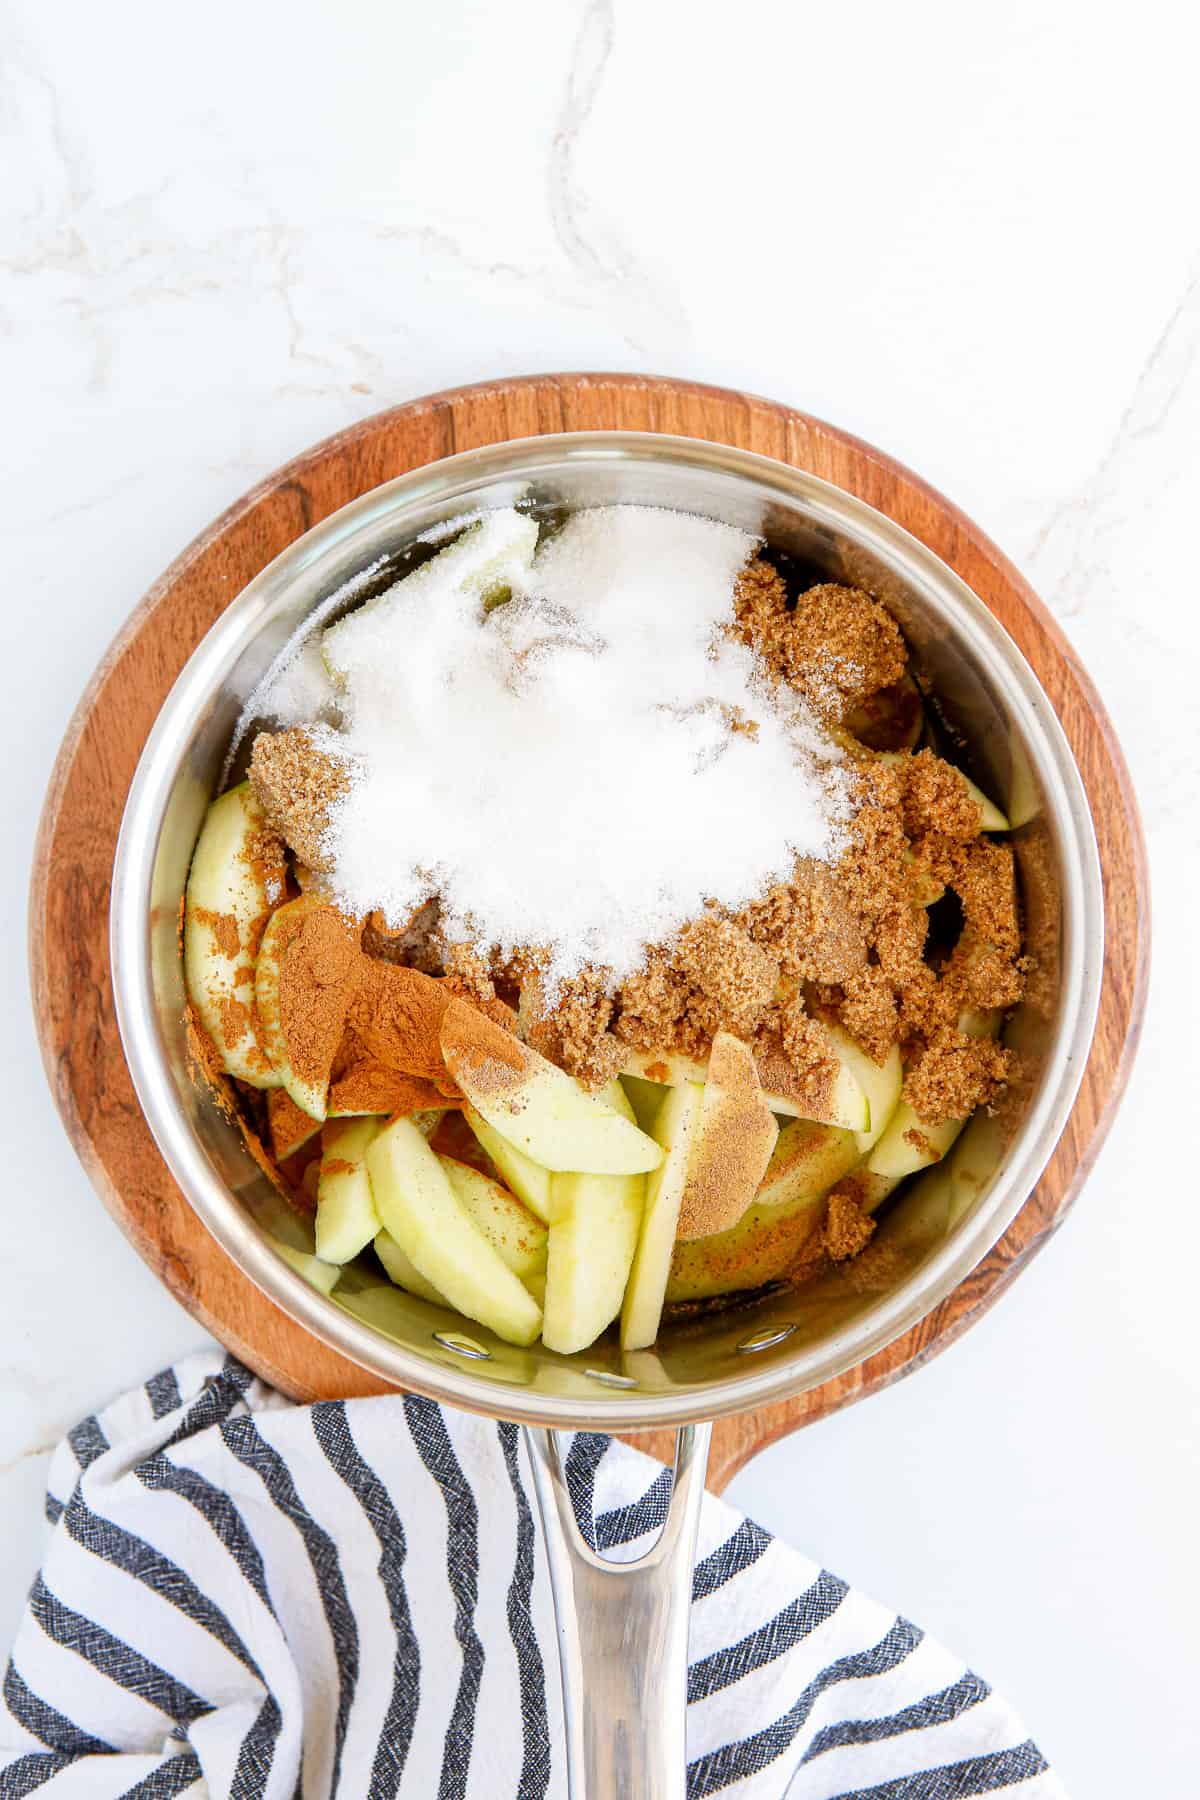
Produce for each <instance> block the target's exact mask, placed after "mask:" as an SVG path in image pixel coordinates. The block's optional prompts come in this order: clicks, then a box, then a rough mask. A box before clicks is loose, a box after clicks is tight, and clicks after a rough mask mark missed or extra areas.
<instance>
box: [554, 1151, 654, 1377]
mask: <svg viewBox="0 0 1200 1800" xmlns="http://www.w3.org/2000/svg"><path fill="white" fill-rule="evenodd" d="M646 1180H647V1178H646V1176H644V1175H556V1176H555V1177H554V1224H552V1225H551V1227H550V1244H549V1257H548V1260H547V1264H546V1298H545V1318H544V1319H543V1321H542V1342H543V1343H544V1344H545V1346H546V1348H547V1349H548V1350H558V1351H561V1352H562V1354H563V1355H564V1356H569V1355H570V1354H571V1353H572V1351H575V1350H586V1348H587V1346H588V1345H589V1344H594V1343H595V1341H596V1339H597V1338H598V1337H599V1336H600V1333H601V1332H602V1331H604V1330H605V1329H606V1327H607V1326H609V1325H611V1324H612V1322H613V1320H614V1319H615V1318H616V1316H617V1314H618V1313H619V1312H620V1310H621V1302H622V1300H623V1299H624V1296H625V1284H626V1282H627V1281H628V1279H629V1271H630V1269H631V1267H632V1265H633V1253H634V1251H635V1250H636V1248H637V1241H638V1230H639V1227H640V1225H641V1222H642V1211H643V1207H644V1204H645V1198H646Z"/></svg>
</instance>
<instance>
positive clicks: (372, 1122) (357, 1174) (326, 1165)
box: [316, 1119, 379, 1263]
mask: <svg viewBox="0 0 1200 1800" xmlns="http://www.w3.org/2000/svg"><path fill="white" fill-rule="evenodd" d="M322 1131H323V1136H322V1139H321V1168H320V1173H319V1174H318V1176H317V1220H316V1233H317V1255H318V1256H319V1257H321V1259H322V1260H323V1261H324V1262H328V1263H348V1262H349V1261H350V1260H351V1258H352V1257H355V1256H357V1255H358V1253H359V1251H360V1250H365V1249H366V1247H367V1245H368V1244H369V1243H370V1242H371V1241H372V1239H373V1238H374V1237H375V1235H376V1233H377V1232H378V1230H379V1214H378V1213H377V1212H376V1210H375V1201H374V1199H373V1198H372V1195H371V1179H370V1176H369V1175H368V1174H367V1162H366V1156H367V1150H368V1148H369V1146H370V1145H371V1144H372V1143H373V1142H374V1140H375V1138H376V1137H378V1135H379V1120H378V1119H354V1120H351V1121H348V1122H346V1123H345V1124H343V1123H341V1122H340V1121H338V1122H336V1123H334V1122H331V1123H329V1124H327V1125H325V1126H323V1127H322Z"/></svg>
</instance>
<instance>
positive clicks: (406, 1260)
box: [375, 1231, 450, 1306]
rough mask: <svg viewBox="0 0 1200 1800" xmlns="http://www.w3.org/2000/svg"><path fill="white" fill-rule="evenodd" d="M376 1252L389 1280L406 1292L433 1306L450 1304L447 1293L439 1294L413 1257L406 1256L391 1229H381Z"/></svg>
mask: <svg viewBox="0 0 1200 1800" xmlns="http://www.w3.org/2000/svg"><path fill="white" fill-rule="evenodd" d="M375 1254H376V1256H377V1257H378V1258H379V1260H380V1262H381V1263H382V1264H383V1267H384V1270H385V1272H386V1274H387V1277H388V1280H389V1281H394V1282H395V1284H396V1286H397V1287H402V1288H403V1289H404V1290H405V1292H406V1293H409V1294H415V1295H416V1297H417V1299H418V1300H428V1301H429V1303H430V1305H431V1306H449V1304H450V1302H449V1301H448V1300H447V1298H446V1296H445V1294H439V1293H438V1291H437V1289H436V1288H435V1287H434V1285H433V1283H432V1282H431V1281H426V1279H425V1277H424V1276H423V1275H422V1273H421V1271H420V1270H419V1269H418V1268H417V1266H416V1264H415V1263H414V1262H413V1260H412V1258H411V1257H409V1256H406V1255H405V1254H404V1252H403V1250H402V1249H401V1248H400V1246H399V1244H398V1243H397V1242H396V1240H395V1238H394V1237H393V1236H392V1234H391V1232H390V1231H381V1232H379V1234H378V1235H377V1237H376V1239H375Z"/></svg>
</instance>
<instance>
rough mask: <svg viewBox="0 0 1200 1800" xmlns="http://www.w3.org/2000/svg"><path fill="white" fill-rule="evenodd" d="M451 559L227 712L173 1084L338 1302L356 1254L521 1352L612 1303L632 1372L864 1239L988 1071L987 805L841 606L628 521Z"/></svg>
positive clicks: (1001, 1058)
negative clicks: (289, 1208) (232, 1110)
mask: <svg viewBox="0 0 1200 1800" xmlns="http://www.w3.org/2000/svg"><path fill="white" fill-rule="evenodd" d="M445 536H446V538H447V539H448V541H447V542H446V543H445V545H444V547H439V548H438V549H437V551H436V554H433V555H432V556H431V558H430V560H429V561H427V562H425V563H423V564H422V565H421V566H420V567H418V568H417V569H416V570H415V572H413V573H411V574H409V575H408V576H406V577H405V578H404V579H403V580H401V581H399V582H397V583H396V584H395V585H394V586H393V587H391V588H390V589H388V590H386V591H385V592H383V593H380V594H378V595H376V596H375V597H373V598H371V599H368V600H366V601H362V602H360V603H359V604H358V605H357V606H356V607H355V608H354V609H353V610H350V611H348V612H346V613H345V616H343V617H340V618H337V619H336V621H335V622H334V623H332V624H330V623H328V620H329V618H330V617H331V616H332V614H333V613H334V612H335V611H336V607H335V606H334V605H332V604H330V603H327V604H325V605H323V606H322V607H321V608H318V609H317V613H316V614H315V615H314V621H315V623H310V625H309V626H308V627H307V628H306V629H305V630H304V631H302V632H301V633H300V634H298V636H297V638H296V640H295V641H294V643H293V644H292V646H290V647H289V649H288V650H287V651H286V652H285V653H284V655H283V656H282V657H281V658H280V659H278V661H277V664H276V666H275V670H274V671H273V673H272V674H271V675H270V676H269V677H268V680H267V682H266V683H265V685H264V687H263V689H262V690H260V692H259V693H258V694H257V695H256V696H255V699H254V702H253V711H254V717H249V716H248V718H247V720H245V721H244V722H243V726H242V727H240V728H239V736H240V735H241V734H242V733H243V732H246V733H247V734H249V735H250V736H251V738H252V742H251V753H250V758H249V780H248V782H247V783H243V784H242V785H241V786H239V787H235V788H233V789H231V790H230V792H229V793H228V794H226V795H224V796H223V797H222V798H221V799H220V800H218V801H216V802H215V803H214V805H213V807H212V809H211V811H210V814H209V818H208V820H207V821H206V824H205V827H204V830H203V832H202V834H201V838H200V841H199V843H198V845H197V849H196V853H195V857H194V861H193V867H192V873H191V876H190V879H189V886H188V894H187V902H186V906H185V917H184V952H185V960H186V975H187V982H188V989H189V995H190V1000H191V1004H192V1009H193V1017H192V1025H193V1029H194V1031H195V1032H197V1033H198V1034H199V1035H200V1037H201V1038H202V1039H203V1040H204V1043H205V1053H204V1055H203V1056H202V1057H201V1058H200V1061H201V1063H202V1066H203V1067H204V1068H205V1069H206V1070H207V1071H209V1073H210V1074H211V1072H212V1071H213V1070H214V1069H220V1070H221V1071H223V1075H222V1079H223V1081H224V1082H225V1085H226V1098H228V1097H229V1096H232V1097H233V1099H234V1102H235V1104H236V1105H237V1106H238V1108H239V1110H240V1113H241V1116H242V1117H243V1119H244V1121H245V1124H246V1129H247V1135H248V1139H249V1140H250V1141H251V1142H252V1147H253V1148H254V1149H255V1153H256V1154H258V1155H259V1156H260V1158H261V1159H262V1160H263V1161H264V1164H265V1166H267V1167H268V1168H270V1169H271V1170H272V1172H273V1174H274V1176H275V1178H276V1179H277V1180H278V1182H279V1183H280V1185H281V1186H282V1187H283V1189H284V1191H285V1192H286V1193H287V1194H288V1195H289V1196H290V1197H291V1198H292V1199H293V1200H294V1201H295V1203H296V1204H297V1206H298V1207H299V1208H300V1209H301V1210H302V1211H306V1212H310V1213H311V1212H312V1211H313V1210H314V1209H315V1213H316V1221H315V1229H316V1244H317V1258H316V1259H315V1261H314V1259H313V1258H311V1257H310V1258H309V1262H310V1263H313V1264H314V1268H313V1278H314V1279H317V1278H318V1276H319V1284H320V1285H321V1286H322V1288H323V1290H324V1291H330V1290H331V1289H332V1291H333V1292H334V1294H335V1297H337V1296H338V1294H339V1293H340V1291H341V1290H340V1289H339V1288H338V1286H337V1285H336V1284H337V1280H338V1276H337V1268H338V1267H340V1266H342V1265H343V1264H345V1263H347V1262H349V1261H351V1260H353V1259H355V1258H358V1259H360V1262H359V1263H356V1275H355V1279H354V1284H353V1285H351V1286H348V1287H347V1288H346V1290H345V1292H346V1304H352V1301H353V1302H354V1303H355V1304H357V1301H356V1300H355V1299H354V1297H355V1296H358V1295H360V1294H361V1293H362V1292H363V1287H362V1283H363V1281H364V1279H366V1277H365V1276H364V1274H363V1269H362V1267H361V1266H360V1264H361V1260H362V1258H363V1256H364V1254H365V1253H367V1252H369V1251H370V1249H371V1248H372V1245H373V1246H374V1249H375V1251H376V1252H377V1255H378V1262H377V1263H375V1264H373V1265H371V1266H373V1267H375V1269H376V1272H377V1280H378V1281H380V1282H382V1281H385V1279H386V1281H387V1282H390V1283H391V1284H394V1285H398V1286H400V1287H404V1288H407V1289H408V1291H409V1292H410V1293H411V1294H413V1295H416V1296H417V1297H418V1298H419V1299H421V1300H423V1301H424V1302H426V1303H429V1304H435V1305H441V1304H450V1305H452V1306H453V1307H455V1308H456V1309H457V1310H458V1311H459V1312H461V1313H463V1314H465V1316H467V1317H468V1318H471V1319H474V1320H476V1321H478V1322H480V1323H482V1324H484V1325H486V1326H488V1327H490V1328H491V1329H492V1330H493V1331H495V1332H496V1333H497V1334H498V1335H499V1336H501V1337H507V1338H509V1339H510V1340H511V1341H512V1342H516V1343H522V1344H525V1343H529V1342H530V1341H532V1339H533V1338H534V1337H536V1336H538V1335H539V1334H540V1335H541V1336H542V1338H543V1341H544V1342H545V1343H546V1345H547V1346H548V1347H549V1348H551V1349H561V1350H564V1351H571V1350H575V1349H579V1348H583V1347H584V1346H586V1345H587V1344H588V1343H591V1342H592V1341H594V1339H595V1338H596V1337H597V1336H598V1335H600V1334H601V1333H602V1332H604V1331H605V1330H606V1329H607V1328H608V1327H609V1326H610V1325H611V1324H612V1323H613V1322H614V1320H615V1319H617V1318H618V1316H619V1319H620V1341H621V1344H622V1346H623V1347H624V1348H625V1349H626V1350H628V1351H635V1350H638V1349H642V1348H645V1347H647V1346H648V1345H650V1344H652V1343H653V1341H654V1339H655V1336H656V1334H657V1331H658V1328H659V1323H660V1320H661V1317H662V1314H663V1311H664V1308H667V1307H686V1306H689V1305H693V1304H697V1303H702V1304H707V1305H711V1304H716V1303H721V1302H722V1301H723V1300H724V1299H725V1298H726V1297H727V1296H729V1295H734V1294H738V1293H743V1292H746V1291H747V1290H756V1289H759V1288H761V1287H763V1286H766V1285H769V1284H772V1283H779V1282H789V1281H790V1282H796V1283H799V1282H802V1281H805V1280H808V1279H810V1278H811V1277H812V1276H813V1275H814V1274H815V1273H817V1272H818V1271H819V1270H820V1269H821V1268H822V1267H828V1266H829V1265H830V1264H831V1263H835V1262H839V1261H843V1260H845V1259H847V1258H852V1257H854V1256H855V1255H857V1253H858V1252H859V1251H860V1250H861V1249H862V1247H863V1246H864V1245H865V1244H866V1242H867V1240H868V1239H869V1238H870V1236H871V1234H872V1232H873V1230H874V1228H875V1221H874V1215H875V1214H876V1213H877V1212H878V1210H879V1208H880V1207H881V1206H882V1205H883V1203H884V1202H885V1201H886V1200H887V1198H888V1196H889V1195H890V1194H891V1193H892V1192H893V1191H894V1190H895V1188H896V1187H897V1186H898V1185H899V1184H900V1182H902V1181H903V1180H905V1179H906V1178H907V1177H908V1176H910V1175H913V1174H915V1173H916V1172H918V1171H919V1170H920V1169H922V1168H925V1167H928V1166H929V1164H930V1163H931V1162H934V1161H936V1160H938V1159H939V1158H940V1157H942V1156H944V1155H945V1154H946V1153H947V1152H948V1150H949V1149H950V1147H951V1145H952V1144H953V1142H954V1140H955V1138H956V1136H957V1134H958V1132H959V1131H960V1130H961V1129H962V1126H963V1124H964V1123H965V1121H966V1120H967V1119H968V1118H969V1116H970V1115H971V1113H972V1112H973V1111H974V1110H975V1109H976V1108H977V1107H979V1106H984V1105H988V1104H989V1103H990V1102H991V1101H992V1100H994V1098H995V1097H996V1095H997V1093H998V1092H999V1091H1000V1089H1001V1088H1002V1087H1003V1085H1004V1084H1005V1082H1006V1081H1007V1080H1008V1079H1010V1077H1011V1074H1012V1069H1011V1066H1010V1064H1011V1059H1010V1053H1009V1052H1008V1051H1007V1050H1006V1049H1005V1048H1004V1047H1003V1046H1002V1045H1001V1044H1000V1042H999V1030H1000V1025H1001V1023H1002V1020H1003V1016H1004V1012H1005V1010H1006V1009H1007V1008H1009V1007H1011V1006H1012V1005H1014V1004H1015V1003H1016V1002H1017V1000H1019V999H1020V997H1021V994H1022V989H1023V983H1024V979H1025V974H1026V968H1027V963H1026V959H1025V958H1023V956H1022V942H1021V929H1020V915H1019V910H1018V899H1017V889H1016V881H1015V873H1014V864H1013V856H1012V851H1011V849H1010V848H1009V846H1008V844H1007V843H1006V842H1005V841H1003V833H1005V832H1006V831H1007V829H1008V824H1007V820H1006V819H1005V818H1004V815H1003V814H1002V813H1000V812H999V810H998V809H997V808H996V806H995V805H994V804H993V803H992V802H991V801H990V800H989V799H988V798H987V797H986V796H985V795H984V794H983V793H981V792H980V790H979V789H978V788H976V787H975V786H974V784H973V783H971V782H970V781H969V780H968V779H967V777H966V776H965V775H963V774H962V773H961V772H960V771H959V770H958V769H956V768H954V767H953V766H952V764H950V763H949V762H946V761H944V760H943V759H942V758H941V757H940V756H938V755H935V754H934V752H933V750H932V749H929V748H923V749H918V748H917V747H916V746H917V744H918V742H919V739H920V736H921V733H922V731H923V730H928V729H929V727H928V726H927V724H926V721H925V718H924V713H923V707H922V703H921V697H920V694H919V692H918V690H917V688H916V686H915V684H914V683H913V681H912V679H911V677H910V675H909V673H908V669H907V651H906V647H905V644H904V640H903V637H902V635H901V633H900V630H899V628H898V626H897V625H896V622H895V620H894V619H893V618H892V617H891V615H890V614H889V613H888V612H887V610H886V608H884V607H883V606H882V605H881V604H880V603H879V601H878V600H876V599H875V598H874V597H873V596H872V595H870V594H868V593H866V592H864V591H863V590H861V589H859V588H853V587H847V586H842V585H839V584H836V583H831V582H827V581H821V582H817V583H816V584H815V585H812V584H808V585H805V584H804V583H803V582H802V581H801V580H800V579H799V578H798V575H797V571H796V569H795V567H794V566H793V565H790V564H788V562H787V559H786V558H780V557H776V556H774V554H773V553H772V552H770V551H769V550H765V549H763V548H762V547H761V545H759V544H758V543H757V542H756V541H755V540H754V539H752V538H750V537H749V536H748V535H746V534H745V533H743V532H741V531H738V530H735V529H734V528H732V527H730V526H726V525H719V524H716V523H714V522H712V521H710V520H704V519H697V518H690V517H686V516H684V515H679V514H674V513H669V512H663V511H658V510H655V509H651V508H635V507H614V508H602V509H596V510H592V511H587V512H581V513H578V514H575V515H573V516H572V517H570V518H568V519H567V520H566V521H565V523H562V524H560V525H559V526H558V527H557V528H556V529H553V530H546V529H542V528H539V526H538V525H537V523H536V522H534V521H533V520H531V519H530V518H527V517H525V516H523V515H522V514H520V513H519V512H516V511H507V510H503V509H501V510H499V511H496V512H491V513H485V514H482V515H480V516H477V517H472V518H471V519H469V520H464V521H460V522H458V525H457V526H456V533H453V534H452V533H447V534H445ZM439 544H440V540H439ZM262 720H267V721H271V722H273V723H274V724H275V725H276V726H277V727H278V728H277V729H268V728H266V727H265V726H263V725H262V724H261V721H262ZM264 845H267V846H273V848H272V852H271V855H270V857H265V856H264V855H263V848H262V847H263V846H264ZM350 1125H353V1126H354V1129H353V1131H351V1130H350V1129H349V1127H350ZM266 1145H269V1146H270V1154H269V1153H268V1151H267V1149H266V1148H265V1146H266ZM351 1152H353V1155H351ZM531 1245H533V1246H535V1248H536V1250H537V1254H536V1255H535V1254H533V1253H532V1252H531V1250H530V1246H531ZM292 1248H293V1249H294V1248H295V1247H294V1246H293V1247H292ZM329 1261H332V1262H333V1264H334V1265H336V1266H335V1267H334V1268H333V1272H332V1275H331V1274H330V1271H329V1267H328V1266H327V1265H328V1263H329ZM305 1266H307V1265H305ZM380 1270H382V1272H383V1273H382V1274H380V1273H379V1271H380ZM368 1288H369V1281H368ZM372 1304H373V1303H372Z"/></svg>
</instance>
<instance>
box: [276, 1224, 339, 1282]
mask: <svg viewBox="0 0 1200 1800" xmlns="http://www.w3.org/2000/svg"><path fill="white" fill-rule="evenodd" d="M271 1242H272V1244H273V1245H274V1248H275V1250H276V1252H277V1254H278V1255H280V1256H282V1258H283V1260H284V1262H285V1263H287V1264H288V1266H289V1267H290V1268H293V1269H295V1271H296V1273H297V1275H303V1277H304V1279H305V1281H307V1283H308V1285H309V1287H314V1288H316V1290H317V1292H318V1293H319V1294H331V1293H332V1292H333V1290H334V1287H335V1286H336V1285H337V1279H338V1276H339V1275H340V1274H341V1272H342V1271H341V1269H340V1268H339V1267H338V1266H337V1264H336V1263H327V1262H322V1260H321V1258H320V1257H319V1256H312V1255H311V1254H310V1253H309V1252H308V1251H307V1250H297V1249H295V1248H294V1247H293V1245H291V1244H281V1243H280V1242H279V1239H278V1238H273V1239H272V1240H271Z"/></svg>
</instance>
